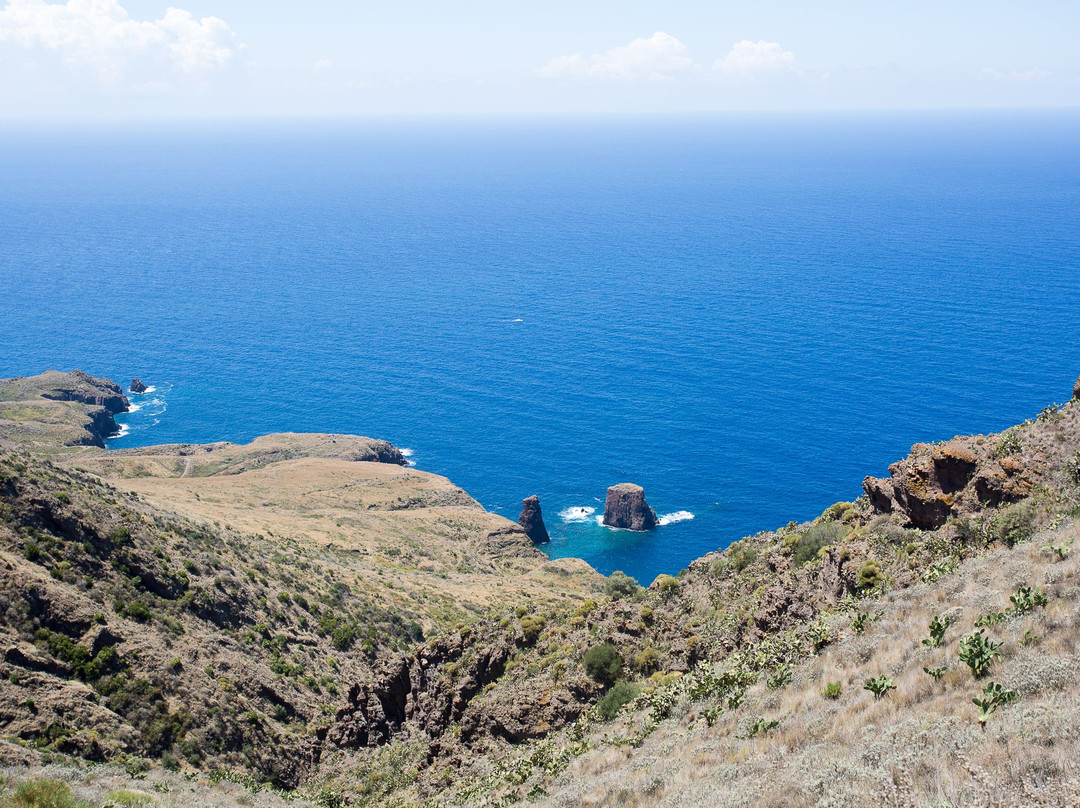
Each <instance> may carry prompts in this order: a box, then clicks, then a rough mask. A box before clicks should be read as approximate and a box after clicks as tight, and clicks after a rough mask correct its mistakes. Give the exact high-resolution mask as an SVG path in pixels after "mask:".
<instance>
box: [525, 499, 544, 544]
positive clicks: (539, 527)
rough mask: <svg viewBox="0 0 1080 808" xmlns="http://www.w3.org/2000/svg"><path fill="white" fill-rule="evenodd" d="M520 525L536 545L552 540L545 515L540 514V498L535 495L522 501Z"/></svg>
mask: <svg viewBox="0 0 1080 808" xmlns="http://www.w3.org/2000/svg"><path fill="white" fill-rule="evenodd" d="M518 524H519V525H521V526H522V527H523V528H525V535H526V536H528V537H529V538H530V539H532V540H533V542H535V543H536V544H543V543H544V542H546V541H548V540H549V539H550V537H549V536H548V532H547V527H545V526H544V515H543V514H542V513H541V512H540V498H539V497H538V496H536V495H535V494H533V495H532V496H531V497H526V498H525V499H524V500H522V503H521V516H519V517H518Z"/></svg>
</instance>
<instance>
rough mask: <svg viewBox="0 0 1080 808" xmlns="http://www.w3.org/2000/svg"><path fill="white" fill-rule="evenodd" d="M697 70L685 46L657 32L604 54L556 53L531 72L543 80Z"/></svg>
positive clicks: (656, 77)
mask: <svg viewBox="0 0 1080 808" xmlns="http://www.w3.org/2000/svg"><path fill="white" fill-rule="evenodd" d="M698 69H699V68H698V66H697V65H696V64H695V63H694V60H693V59H691V58H690V57H689V56H688V55H687V53H686V45H684V44H683V43H682V42H680V41H679V40H678V39H676V38H675V37H673V36H671V35H670V34H665V33H664V32H663V31H657V32H656V33H655V34H653V35H652V36H651V37H649V38H648V39H644V38H642V39H635V40H634V41H632V42H630V43H628V44H626V45H620V46H619V47H616V48H611V49H610V50H607V51H605V52H604V53H595V54H591V55H589V56H585V55H583V54H580V53H576V54H574V55H572V56H559V57H558V58H556V59H552V60H551V61H550V62H549V63H548V64H547V65H545V66H544V67H542V68H540V69H539V70H536V71H535V73H536V75H538V76H540V77H541V78H545V79H614V80H621V81H640V80H647V81H667V80H671V79H673V78H675V77H676V76H678V75H680V74H683V73H687V72H690V71H696V70H698Z"/></svg>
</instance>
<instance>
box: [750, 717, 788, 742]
mask: <svg viewBox="0 0 1080 808" xmlns="http://www.w3.org/2000/svg"><path fill="white" fill-rule="evenodd" d="M778 726H780V720H779V719H776V718H774V719H772V720H771V721H766V720H765V719H764V718H758V720H757V721H755V722H754V723H753V724H751V725H750V726H749V727H747V728H746V737H747V738H756V737H757V736H758V735H764V734H765V733H766V732H769V731H771V730H774V729H776V728H777V727H778Z"/></svg>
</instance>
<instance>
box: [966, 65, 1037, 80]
mask: <svg viewBox="0 0 1080 808" xmlns="http://www.w3.org/2000/svg"><path fill="white" fill-rule="evenodd" d="M982 74H983V76H985V77H986V78H990V79H997V80H998V81H1015V82H1021V81H1041V80H1042V79H1048V78H1050V73H1048V72H1047V71H1045V70H1009V71H1001V70H995V69H994V68H992V67H985V68H983V71H982Z"/></svg>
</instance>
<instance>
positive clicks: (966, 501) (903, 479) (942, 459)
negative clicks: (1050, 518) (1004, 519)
mask: <svg viewBox="0 0 1080 808" xmlns="http://www.w3.org/2000/svg"><path fill="white" fill-rule="evenodd" d="M999 445H1000V442H999V441H991V440H988V439H986V438H983V437H981V436H976V437H973V438H953V439H952V440H950V441H947V442H945V443H939V444H926V443H917V444H915V445H914V446H912V447H911V454H910V455H908V457H907V458H905V459H904V460H901V461H899V462H897V463H893V464H892V465H891V466H889V477H888V479H876V478H874V477H867V478H866V479H865V480H863V490H864V491H865V492H866V495H867V497H869V499H870V503H871V505H873V507H874V510H875V511H877V512H878V513H901V514H903V515H904V516H906V517H907V519H908V521H909V523H910V524H911V525H912V526H913V527H917V528H921V529H923V530H934V529H936V528H939V527H941V526H942V525H944V524H945V522H946V521H948V519H949V518H950V517H958V516H963V515H964V514H966V513H968V512H970V511H974V510H977V509H978V508H980V507H983V506H985V505H992V506H997V505H1000V504H1002V503H1009V502H1016V501H1017V500H1020V499H1023V498H1024V497H1026V496H1028V495H1029V494H1030V493H1031V491H1032V488H1033V487H1034V485H1035V483H1036V479H1035V477H1034V476H1033V475H1032V473H1031V471H1030V470H1029V468H1028V467H1027V464H1025V463H1024V461H1023V460H1022V459H1021V458H1019V457H1016V456H1013V455H1002V450H1001V449H999V448H998V447H999Z"/></svg>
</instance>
